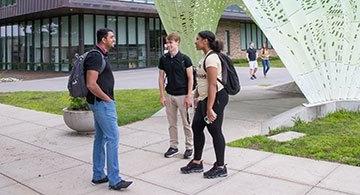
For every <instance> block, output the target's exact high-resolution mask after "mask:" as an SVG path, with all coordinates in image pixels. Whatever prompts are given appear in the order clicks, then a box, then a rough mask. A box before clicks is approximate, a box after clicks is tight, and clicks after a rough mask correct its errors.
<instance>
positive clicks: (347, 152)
mask: <svg viewBox="0 0 360 195" xmlns="http://www.w3.org/2000/svg"><path fill="white" fill-rule="evenodd" d="M359 118H360V112H347V111H338V112H335V113H332V114H329V115H327V116H326V117H324V118H322V119H317V120H315V121H313V122H308V123H306V122H303V121H296V122H295V126H293V127H291V128H281V129H276V130H274V131H271V132H270V134H269V135H275V134H278V133H280V132H285V131H296V132H301V133H305V134H306V136H304V137H302V138H299V139H295V140H292V141H288V142H283V143H280V142H276V141H273V140H270V139H268V138H267V136H253V137H249V138H244V139H240V140H236V141H233V142H231V143H229V144H228V146H232V147H243V148H251V149H256V150H264V151H268V152H274V153H280V154H287V155H292V156H300V157H305V158H312V159H317V160H326V161H332V162H339V163H345V164H349V165H354V166H360V120H359Z"/></svg>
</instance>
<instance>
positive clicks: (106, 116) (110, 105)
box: [84, 29, 132, 190]
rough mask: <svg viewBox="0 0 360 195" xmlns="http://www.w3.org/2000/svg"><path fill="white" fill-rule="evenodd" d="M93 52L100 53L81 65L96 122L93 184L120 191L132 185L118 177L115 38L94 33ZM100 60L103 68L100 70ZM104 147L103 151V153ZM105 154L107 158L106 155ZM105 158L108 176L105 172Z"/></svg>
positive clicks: (107, 31)
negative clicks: (112, 55)
mask: <svg viewBox="0 0 360 195" xmlns="http://www.w3.org/2000/svg"><path fill="white" fill-rule="evenodd" d="M96 34H97V45H96V48H95V49H97V50H98V51H100V52H96V51H93V52H90V53H89V54H88V55H87V57H86V59H85V62H84V70H85V71H86V86H87V88H88V89H89V93H88V95H87V97H86V100H87V102H88V103H89V106H90V108H91V110H92V111H93V113H94V119H95V139H94V147H93V179H92V181H91V182H92V183H93V184H101V183H106V182H109V188H110V189H113V190H121V189H123V188H127V187H128V186H129V185H130V184H131V183H132V182H131V181H125V180H122V179H121V177H120V176H119V162H118V147H119V143H118V142H119V128H118V125H117V113H116V107H115V101H114V76H113V73H112V71H111V66H110V64H109V62H108V51H109V50H110V49H111V48H113V47H114V45H115V35H114V33H113V31H112V30H110V29H100V30H98V31H97V33H96ZM103 59H105V62H106V66H105V69H103V70H102V64H103ZM105 145H106V150H105ZM105 153H106V155H105ZM105 157H106V162H107V175H106V174H105V172H104V168H105Z"/></svg>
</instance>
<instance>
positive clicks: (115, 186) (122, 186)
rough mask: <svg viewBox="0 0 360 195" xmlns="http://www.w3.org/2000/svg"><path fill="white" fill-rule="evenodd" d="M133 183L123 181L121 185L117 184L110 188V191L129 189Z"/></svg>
mask: <svg viewBox="0 0 360 195" xmlns="http://www.w3.org/2000/svg"><path fill="white" fill-rule="evenodd" d="M132 183H133V182H132V181H125V180H121V181H119V183H117V184H115V185H114V186H109V189H110V190H121V189H125V188H127V187H129V185H131V184H132Z"/></svg>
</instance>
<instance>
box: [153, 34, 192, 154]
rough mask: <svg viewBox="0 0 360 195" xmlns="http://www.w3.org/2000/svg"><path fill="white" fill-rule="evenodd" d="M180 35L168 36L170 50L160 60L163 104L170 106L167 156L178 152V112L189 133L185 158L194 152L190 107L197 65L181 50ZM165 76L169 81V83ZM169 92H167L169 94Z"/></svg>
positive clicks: (186, 132)
mask: <svg viewBox="0 0 360 195" xmlns="http://www.w3.org/2000/svg"><path fill="white" fill-rule="evenodd" d="M179 44H180V36H179V34H177V33H171V34H169V35H168V36H167V37H166V46H167V49H168V52H167V53H166V54H164V55H163V56H162V57H161V58H160V62H159V90H160V103H161V104H162V105H163V106H165V108H166V116H167V119H168V122H169V135H170V147H169V149H168V150H167V151H166V152H165V154H164V156H165V157H166V158H170V157H173V156H175V155H176V154H177V153H178V152H179V149H178V144H179V139H178V127H177V121H178V111H179V112H180V116H181V120H182V125H183V130H184V134H185V152H184V156H183V157H184V158H185V159H187V158H190V156H191V155H192V153H193V137H192V136H193V135H192V130H191V126H190V117H189V112H188V111H189V108H190V107H191V106H192V103H193V97H192V90H193V82H194V80H193V67H192V62H191V60H190V58H189V57H188V56H187V55H185V54H183V53H181V52H180V51H179ZM165 79H167V84H166V86H165ZM165 91H166V94H165Z"/></svg>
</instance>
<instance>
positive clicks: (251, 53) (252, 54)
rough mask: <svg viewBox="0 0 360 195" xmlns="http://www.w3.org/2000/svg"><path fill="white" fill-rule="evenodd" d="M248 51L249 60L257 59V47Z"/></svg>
mask: <svg viewBox="0 0 360 195" xmlns="http://www.w3.org/2000/svg"><path fill="white" fill-rule="evenodd" d="M247 53H248V54H249V60H250V61H255V60H256V49H252V48H249V49H248V50H247Z"/></svg>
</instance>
